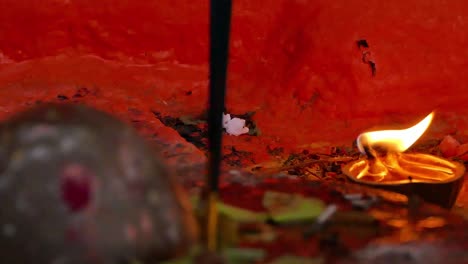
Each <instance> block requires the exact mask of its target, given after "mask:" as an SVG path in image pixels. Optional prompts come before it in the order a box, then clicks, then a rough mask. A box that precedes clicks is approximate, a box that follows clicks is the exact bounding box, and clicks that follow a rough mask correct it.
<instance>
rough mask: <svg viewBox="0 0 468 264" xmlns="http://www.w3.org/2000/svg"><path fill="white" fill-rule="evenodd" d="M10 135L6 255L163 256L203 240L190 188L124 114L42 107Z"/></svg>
mask: <svg viewBox="0 0 468 264" xmlns="http://www.w3.org/2000/svg"><path fill="white" fill-rule="evenodd" d="M0 138H1V139H0V141H1V143H0V145H1V147H0V153H1V154H0V168H1V172H0V173H1V175H0V207H1V208H2V211H1V214H0V227H1V229H2V231H3V232H2V233H1V235H0V248H1V249H2V250H1V251H0V259H2V261H5V262H9V263H33V262H37V263H69V264H75V263H76V264H78V263H95V264H107V263H109V264H113V263H124V262H125V263H126V262H128V261H131V260H138V259H139V260H151V261H155V260H161V259H165V258H168V257H173V256H175V255H177V254H181V253H185V252H186V251H187V249H188V248H189V247H190V245H191V243H193V242H194V241H195V239H196V235H197V226H196V223H195V219H194V216H193V215H192V211H191V210H190V208H189V206H188V200H187V197H186V196H185V193H183V192H182V190H181V187H180V185H176V184H174V180H173V178H172V175H171V173H170V172H169V170H168V169H167V168H166V166H165V165H163V164H162V163H161V161H160V160H158V159H156V157H155V156H156V155H155V153H154V152H153V151H152V150H151V149H150V148H149V147H148V144H147V143H146V142H145V141H144V140H143V139H142V138H141V137H139V136H138V135H137V134H136V132H135V131H134V130H133V129H132V128H131V127H130V126H127V125H125V124H124V123H122V122H120V121H119V120H117V119H115V118H113V117H111V116H109V115H107V114H104V113H102V112H97V111H95V110H93V109H89V108H86V107H83V106H76V105H47V106H39V107H36V108H34V109H33V110H30V111H27V112H25V113H22V114H20V115H17V116H15V117H14V118H13V119H11V120H9V121H8V122H7V123H3V124H2V125H1V129H0ZM19 249H21V250H19Z"/></svg>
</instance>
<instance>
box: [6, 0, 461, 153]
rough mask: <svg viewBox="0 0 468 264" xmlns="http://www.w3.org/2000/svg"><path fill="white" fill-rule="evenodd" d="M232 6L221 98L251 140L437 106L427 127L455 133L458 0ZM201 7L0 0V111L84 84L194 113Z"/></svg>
mask: <svg viewBox="0 0 468 264" xmlns="http://www.w3.org/2000/svg"><path fill="white" fill-rule="evenodd" d="M233 11H234V13H233V25H232V41H231V65H230V80H229V91H228V109H229V111H230V112H234V113H243V112H246V111H256V112H257V114H256V115H255V119H256V121H257V123H258V125H259V127H260V129H261V130H262V133H263V134H262V137H261V138H257V139H254V141H255V142H257V141H258V142H259V143H262V144H263V143H265V144H273V143H272V142H275V144H290V145H292V146H302V147H305V146H308V145H309V144H314V145H313V146H322V145H327V144H328V143H326V142H332V143H333V144H335V143H336V144H337V143H341V142H347V143H349V142H350V141H351V140H353V139H354V138H355V136H356V135H357V134H358V133H359V132H361V131H362V130H365V129H368V128H369V127H375V126H385V125H388V126H392V125H394V126H395V125H398V124H400V125H405V124H408V122H410V123H413V122H415V121H417V120H418V119H419V118H422V117H423V116H425V115H426V114H428V113H429V112H430V111H432V110H433V109H436V108H437V109H438V110H439V112H438V115H436V119H435V121H434V126H433V127H432V128H431V132H433V135H437V136H440V135H443V134H446V133H456V134H457V135H458V136H459V137H460V138H463V137H464V136H466V135H467V134H468V133H467V130H466V128H467V120H466V114H467V113H468V110H467V107H465V104H466V102H467V99H468V95H467V94H468V93H467V86H468V77H466V72H467V69H468V64H467V62H466V59H467V57H468V49H467V46H468V45H467V44H468V43H467V41H468V15H467V14H468V2H467V3H465V2H464V1H440V0H393V1H381V0H367V1H362V0H359V1H357V0H334V1H328V0H316V1H307V0H275V1H271V0H256V1H252V0H235V1H234V10H233ZM207 14H208V1H206V0H204V1H187V0H170V1H166V0H158V1H156V0H153V1H123V0H112V1H111V0H100V1H84V0H83V1H76V0H65V1H58V0H55V1H54V0H42V1H39V0H30V1H25V0H23V1H17V0H4V1H1V2H0V25H1V26H0V52H1V54H3V55H2V56H0V62H3V64H0V88H1V91H0V104H1V105H3V112H5V113H7V112H9V111H11V110H9V109H10V108H8V107H15V105H19V104H21V103H24V102H25V101H28V100H29V101H31V100H35V99H37V98H49V97H53V96H55V95H56V94H57V93H59V92H61V91H62V92H67V91H68V90H70V92H71V90H72V89H73V87H76V86H83V85H86V86H89V87H95V88H96V89H98V90H99V91H100V93H101V95H100V96H101V97H98V99H99V100H105V98H110V99H108V100H114V99H112V98H114V97H116V96H120V97H121V98H124V97H125V98H130V97H131V98H132V99H131V100H138V104H140V105H144V106H145V107H148V108H156V109H158V110H159V111H162V112H167V113H170V114H173V115H176V116H177V115H186V114H193V113H199V112H201V111H202V110H203V109H204V108H205V103H204V102H205V98H206V84H207V80H206V77H207V71H206V62H207V57H208V54H207V45H208V43H207V29H208V25H207V23H208V20H207ZM359 39H366V40H367V42H368V44H369V45H370V48H369V51H370V52H371V59H372V60H373V61H375V63H376V67H377V71H376V75H375V76H374V77H373V76H372V74H371V71H370V68H369V65H367V64H364V63H363V62H362V51H361V50H359V49H358V47H357V45H356V41H357V40H359ZM87 55H93V56H91V57H90V56H87ZM67 89H68V90H67ZM187 91H191V92H192V94H191V95H190V96H188V95H187V94H186V92H187ZM120 97H119V98H120ZM98 99H96V100H98ZM107 107H109V108H112V107H117V106H115V105H112V104H108V106H107ZM11 109H14V108H11ZM244 141H245V138H244V139H238V138H228V139H227V142H228V143H232V142H237V143H239V144H241V143H242V142H244ZM244 143H245V142H244ZM249 144H251V143H249ZM246 148H248V147H247V146H246Z"/></svg>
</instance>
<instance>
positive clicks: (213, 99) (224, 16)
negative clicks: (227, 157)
mask: <svg viewBox="0 0 468 264" xmlns="http://www.w3.org/2000/svg"><path fill="white" fill-rule="evenodd" d="M231 9H232V3H231V0H211V1H210V82H209V91H210V95H209V111H208V147H209V155H210V156H209V165H208V166H209V167H208V184H209V189H210V190H211V191H216V192H217V191H218V184H219V175H220V163H221V156H222V155H221V150H222V148H221V146H222V135H223V127H222V121H223V111H224V101H225V94H226V76H227V67H228V54H229V32H230V26H231Z"/></svg>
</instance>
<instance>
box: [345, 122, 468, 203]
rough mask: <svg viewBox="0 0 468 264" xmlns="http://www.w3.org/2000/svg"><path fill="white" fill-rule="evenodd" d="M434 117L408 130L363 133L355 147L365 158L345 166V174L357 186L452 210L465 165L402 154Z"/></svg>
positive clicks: (430, 156) (421, 154)
mask: <svg viewBox="0 0 468 264" xmlns="http://www.w3.org/2000/svg"><path fill="white" fill-rule="evenodd" d="M433 117H434V113H431V114H429V115H428V116H427V117H425V118H424V119H423V120H421V121H420V122H419V123H417V124H416V125H414V126H412V127H410V128H407V129H402V130H381V131H372V132H366V133H362V134H361V135H359V136H358V138H357V146H358V149H359V151H360V152H361V153H362V154H364V155H363V156H362V157H361V158H359V159H358V160H355V161H352V162H350V163H348V164H346V165H345V166H344V168H343V172H344V174H346V175H347V176H348V177H349V178H350V179H351V180H352V181H354V182H357V183H360V184H364V185H369V186H372V187H377V188H383V189H386V190H390V191H394V192H398V193H402V194H405V195H407V196H412V195H416V196H419V197H420V198H422V199H424V200H425V201H427V202H431V203H435V204H438V205H441V206H443V207H446V208H451V207H452V206H453V204H454V202H455V200H456V198H457V196H458V193H459V191H460V189H461V186H462V184H463V176H464V175H465V167H464V165H463V164H461V163H459V162H454V161H449V160H446V159H443V158H440V157H436V156H433V155H429V154H423V153H405V151H406V150H407V149H408V148H409V147H411V146H412V145H413V144H414V143H415V142H416V141H417V140H418V139H419V138H420V137H421V136H422V135H423V134H424V132H425V131H426V130H427V128H428V127H429V125H430V124H431V121H432V119H433Z"/></svg>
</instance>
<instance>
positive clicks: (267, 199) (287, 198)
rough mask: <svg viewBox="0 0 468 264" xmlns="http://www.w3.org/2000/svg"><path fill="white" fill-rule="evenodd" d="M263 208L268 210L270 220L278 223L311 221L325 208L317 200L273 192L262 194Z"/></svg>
mask: <svg viewBox="0 0 468 264" xmlns="http://www.w3.org/2000/svg"><path fill="white" fill-rule="evenodd" d="M263 206H264V207H265V208H267V209H268V212H269V214H270V216H271V218H272V219H273V220H274V221H275V222H278V223H285V222H300V221H309V220H313V219H315V218H316V217H317V216H319V215H320V213H322V211H323V210H324V208H325V205H324V203H323V202H322V201H321V200H319V199H314V198H307V197H304V196H302V195H298V194H287V193H281V192H273V191H272V192H266V193H265V194H264V196H263Z"/></svg>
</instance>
